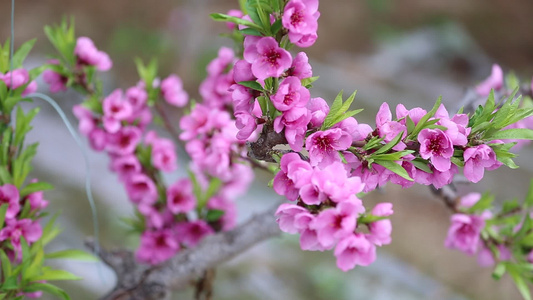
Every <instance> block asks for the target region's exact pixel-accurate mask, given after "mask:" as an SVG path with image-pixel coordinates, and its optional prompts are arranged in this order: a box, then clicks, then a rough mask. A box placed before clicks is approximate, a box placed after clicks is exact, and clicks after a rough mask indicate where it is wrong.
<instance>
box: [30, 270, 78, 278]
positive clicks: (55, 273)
mask: <svg viewBox="0 0 533 300" xmlns="http://www.w3.org/2000/svg"><path fill="white" fill-rule="evenodd" d="M81 279H83V278H81V277H79V276H76V275H74V274H72V273H70V272H68V271H65V270H52V269H45V270H44V271H43V274H42V275H39V276H34V277H32V278H30V280H31V281H41V280H43V281H56V280H81Z"/></svg>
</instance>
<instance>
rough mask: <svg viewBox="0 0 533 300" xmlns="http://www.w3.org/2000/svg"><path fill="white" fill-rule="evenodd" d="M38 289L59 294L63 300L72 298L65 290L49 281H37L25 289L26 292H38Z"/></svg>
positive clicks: (51, 293) (55, 294)
mask: <svg viewBox="0 0 533 300" xmlns="http://www.w3.org/2000/svg"><path fill="white" fill-rule="evenodd" d="M37 291H43V292H45V293H48V294H50V295H54V296H58V297H60V298H61V299H63V300H70V297H69V296H68V294H67V293H66V292H65V291H64V290H62V289H60V288H58V287H57V286H55V285H52V284H49V283H40V282H35V283H32V284H31V285H29V286H28V287H26V288H25V289H24V292H26V293H31V292H37Z"/></svg>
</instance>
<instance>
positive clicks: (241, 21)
mask: <svg viewBox="0 0 533 300" xmlns="http://www.w3.org/2000/svg"><path fill="white" fill-rule="evenodd" d="M209 16H210V17H211V19H213V20H215V21H221V22H231V23H235V24H238V25H244V26H248V27H249V28H252V29H255V30H258V31H262V28H261V26H258V25H256V24H254V23H252V22H250V21H247V20H244V19H241V18H237V17H232V16H228V15H226V14H210V15H209Z"/></svg>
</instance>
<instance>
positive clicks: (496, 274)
mask: <svg viewBox="0 0 533 300" xmlns="http://www.w3.org/2000/svg"><path fill="white" fill-rule="evenodd" d="M505 269H506V268H505V263H499V264H497V265H496V268H494V271H493V272H492V278H494V279H495V280H500V278H502V276H503V274H505Z"/></svg>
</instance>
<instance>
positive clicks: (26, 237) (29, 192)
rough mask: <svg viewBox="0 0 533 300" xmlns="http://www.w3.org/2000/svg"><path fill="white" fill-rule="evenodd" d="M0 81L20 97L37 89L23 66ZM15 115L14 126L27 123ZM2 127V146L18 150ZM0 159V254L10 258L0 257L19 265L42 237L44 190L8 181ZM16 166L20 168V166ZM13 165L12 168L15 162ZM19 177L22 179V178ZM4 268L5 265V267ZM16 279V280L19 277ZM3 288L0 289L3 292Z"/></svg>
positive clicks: (37, 293)
mask: <svg viewBox="0 0 533 300" xmlns="http://www.w3.org/2000/svg"><path fill="white" fill-rule="evenodd" d="M0 81H3V83H5V85H6V86H7V92H8V93H14V94H19V95H21V96H24V95H27V94H29V93H33V92H35V90H36V89H37V84H36V82H35V81H31V80H30V75H29V72H28V71H27V70H26V69H23V68H20V69H15V70H13V71H9V72H6V73H5V74H2V73H0ZM2 101H4V100H2ZM18 118H20V120H17V126H24V125H26V124H24V123H25V121H26V120H25V116H24V115H20V114H19V115H18ZM19 124H20V125H19ZM3 125H5V124H3ZM28 126H29V124H28ZM3 128H4V129H3V131H2V136H3V137H4V138H3V139H2V145H3V147H4V148H5V149H7V148H8V147H11V148H12V149H17V147H22V144H19V145H15V144H14V143H13V140H12V137H11V134H12V131H13V130H14V127H12V128H10V129H9V130H10V131H8V130H6V128H7V127H3ZM15 130H20V128H16V129H15ZM11 143H12V144H11ZM19 150H20V153H23V151H22V150H23V149H19ZM6 154H7V153H6ZM9 155H11V157H10V158H9V159H10V160H16V161H17V163H18V164H20V159H18V158H17V154H16V153H15V152H13V153H11V154H9ZM21 155H22V154H21ZM1 160H3V161H2V162H1V164H2V168H4V171H5V172H6V173H7V175H4V176H3V178H2V182H3V184H2V185H0V211H1V212H0V214H1V216H0V217H1V220H2V221H1V223H0V251H1V252H2V255H6V259H9V261H7V262H4V257H2V262H3V264H4V263H7V264H11V265H12V266H13V267H14V266H17V265H20V264H22V263H23V261H24V260H26V261H29V260H31V259H32V255H31V254H30V253H27V252H24V251H23V247H25V246H26V247H31V246H32V245H33V244H34V243H36V242H38V241H39V240H41V238H42V236H43V228H42V227H41V224H40V223H39V220H40V219H41V218H42V217H43V216H44V212H43V210H44V209H45V208H46V207H47V206H48V201H47V200H45V199H44V192H43V191H42V190H40V189H39V188H35V187H38V186H39V183H38V181H37V179H33V180H31V181H30V182H29V183H28V184H27V185H26V186H25V187H22V182H21V183H20V184H19V183H17V182H14V181H13V180H8V179H9V178H12V177H11V176H14V175H11V174H10V171H8V170H7V169H6V168H5V164H7V162H6V161H7V160H8V158H7V157H5V156H4V157H3V158H2V159H1ZM17 167H18V168H20V166H17ZM13 168H15V165H14V166H13ZM18 171H19V170H17V172H18ZM6 178H8V179H6ZM21 179H22V181H23V180H24V177H22V178H21ZM43 184H44V183H43ZM31 185H33V188H30V186H31ZM5 268H8V266H6V267H5ZM9 268H11V266H9ZM9 275H10V274H5V273H4V275H3V276H4V277H3V282H6V281H7V280H8V279H9V280H12V279H13V278H8V276H9ZM15 281H16V282H18V279H16V280H15ZM6 290H7V289H4V288H2V289H1V292H2V293H4V292H6ZM11 290H15V289H11ZM3 295H4V294H3ZM41 295H42V291H35V292H19V293H18V294H17V295H16V296H26V297H30V298H38V297H40V296H41Z"/></svg>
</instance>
